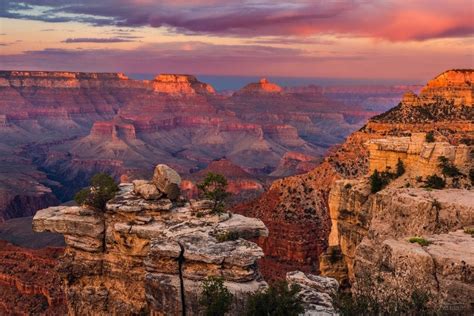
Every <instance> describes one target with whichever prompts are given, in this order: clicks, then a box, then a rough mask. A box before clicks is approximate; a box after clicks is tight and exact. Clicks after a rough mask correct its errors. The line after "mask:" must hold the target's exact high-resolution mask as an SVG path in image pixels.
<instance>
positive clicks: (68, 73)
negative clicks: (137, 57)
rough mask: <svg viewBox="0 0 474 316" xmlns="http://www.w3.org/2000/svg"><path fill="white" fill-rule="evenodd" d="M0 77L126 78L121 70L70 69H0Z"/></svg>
mask: <svg viewBox="0 0 474 316" xmlns="http://www.w3.org/2000/svg"><path fill="white" fill-rule="evenodd" d="M0 78H9V79H13V78H53V79H61V78H63V79H106V80H110V79H117V80H128V77H127V76H126V75H125V74H124V73H121V72H72V71H21V70H12V71H0Z"/></svg>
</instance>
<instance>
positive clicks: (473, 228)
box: [464, 226, 474, 237]
mask: <svg viewBox="0 0 474 316" xmlns="http://www.w3.org/2000/svg"><path fill="white" fill-rule="evenodd" d="M464 233H466V234H469V235H471V236H472V237H474V226H468V227H464Z"/></svg>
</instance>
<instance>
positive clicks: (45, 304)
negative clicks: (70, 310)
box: [0, 241, 66, 315]
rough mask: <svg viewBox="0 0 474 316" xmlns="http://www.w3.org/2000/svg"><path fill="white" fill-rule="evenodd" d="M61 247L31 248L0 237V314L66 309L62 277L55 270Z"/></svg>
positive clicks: (50, 311)
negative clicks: (19, 245) (1, 239)
mask: <svg viewBox="0 0 474 316" xmlns="http://www.w3.org/2000/svg"><path fill="white" fill-rule="evenodd" d="M62 253H63V249H58V248H56V249H55V248H46V249H42V250H31V249H25V248H19V247H16V246H13V245H11V244H9V243H7V242H5V241H0V314H2V315H32V314H35V315H62V314H65V313H66V305H65V302H64V293H63V286H62V280H61V278H60V277H59V275H58V274H57V272H56V271H55V267H56V265H57V264H58V261H57V258H58V257H59V256H60V255H61V254H62Z"/></svg>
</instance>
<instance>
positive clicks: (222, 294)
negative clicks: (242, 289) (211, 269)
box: [199, 277, 233, 316]
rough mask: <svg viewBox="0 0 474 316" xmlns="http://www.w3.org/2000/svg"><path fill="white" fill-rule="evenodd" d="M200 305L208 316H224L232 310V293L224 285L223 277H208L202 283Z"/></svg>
mask: <svg viewBox="0 0 474 316" xmlns="http://www.w3.org/2000/svg"><path fill="white" fill-rule="evenodd" d="M201 288H202V292H201V296H200V298H199V304H200V306H201V307H202V308H203V310H204V315H206V316H223V315H225V313H227V312H228V311H229V310H230V306H231V304H232V298H233V295H232V293H230V292H229V290H228V289H227V288H226V287H225V285H224V279H223V278H221V277H208V278H207V279H206V280H204V281H203V282H202V286H201Z"/></svg>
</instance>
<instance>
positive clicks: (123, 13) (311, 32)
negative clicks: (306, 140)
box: [0, 0, 474, 83]
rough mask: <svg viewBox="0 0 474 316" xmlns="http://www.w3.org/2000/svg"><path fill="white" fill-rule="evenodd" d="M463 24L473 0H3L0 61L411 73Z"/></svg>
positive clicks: (469, 21) (139, 69)
mask: <svg viewBox="0 0 474 316" xmlns="http://www.w3.org/2000/svg"><path fill="white" fill-rule="evenodd" d="M473 34H474V1H472V0H449V1H446V0H396V1H395V0H292V1H281V0H82V1H80V0H25V1H18V0H15V1H11V0H2V1H1V2H0V68H1V69H4V70H8V69H22V70H69V71H97V72H99V71H100V72H104V71H105V72H125V73H128V74H131V73H135V74H158V73H189V74H197V75H220V76H270V77H272V76H273V77H286V78H288V77H295V78H313V77H316V78H336V79H337V78H344V79H364V80H401V81H409V82H413V83H417V82H425V81H426V80H428V79H431V78H432V77H434V76H436V75H437V74H439V73H441V72H443V71H445V70H447V69H452V68H474V38H473Z"/></svg>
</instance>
